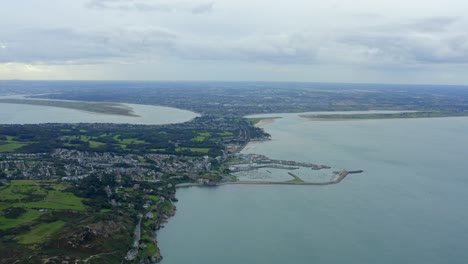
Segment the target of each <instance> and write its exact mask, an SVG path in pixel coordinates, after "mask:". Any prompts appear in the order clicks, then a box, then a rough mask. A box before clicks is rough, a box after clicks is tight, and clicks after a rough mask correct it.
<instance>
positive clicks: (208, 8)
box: [191, 2, 214, 14]
mask: <svg viewBox="0 0 468 264" xmlns="http://www.w3.org/2000/svg"><path fill="white" fill-rule="evenodd" d="M213 7H214V3H213V2H211V3H206V4H201V5H197V6H194V7H192V9H191V11H192V13H194V14H203V13H210V12H213Z"/></svg>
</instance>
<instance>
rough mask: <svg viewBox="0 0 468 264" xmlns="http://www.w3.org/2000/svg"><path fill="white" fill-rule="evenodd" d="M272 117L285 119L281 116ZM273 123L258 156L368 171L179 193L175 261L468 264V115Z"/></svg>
mask: <svg viewBox="0 0 468 264" xmlns="http://www.w3.org/2000/svg"><path fill="white" fill-rule="evenodd" d="M272 116H278V115H277V114H276V115H272ZM282 116H283V118H282V119H279V120H276V121H275V122H274V123H272V124H269V125H267V126H265V129H266V131H267V132H268V133H270V134H271V135H272V137H273V140H272V141H269V142H264V143H255V144H250V145H249V146H248V148H247V149H246V150H245V152H247V153H259V154H265V155H268V156H269V157H271V158H278V159H288V160H297V161H308V162H313V163H318V164H326V165H330V166H333V169H337V168H344V169H362V170H365V173H363V174H356V175H351V176H348V177H347V178H346V179H345V180H343V181H342V182H341V183H340V184H337V185H330V186H268V185H265V186H256V185H248V186H244V185H243V186H221V187H216V188H197V187H191V188H184V189H179V190H178V191H177V197H178V198H179V202H178V203H177V214H176V216H175V217H173V218H171V219H170V220H169V223H168V224H167V225H166V227H165V228H164V229H162V230H161V231H159V232H158V241H159V245H160V248H161V251H162V254H163V256H164V260H163V262H162V263H163V264H183V263H204V264H215V263H216V264H217V263H225V264H239V263H243V264H249V263H252V264H253V263H269V264H284V263H301V264H302V263H304V264H305V263H337V264H340V263H343V264H345V263H346V264H354V263H356V264H357V263H359V264H361V263H392V264H393V263H412V264H413V263H415V264H418V263H421V264H428V263H455V264H458V263H468V250H467V249H468V203H467V201H468V178H467V177H468V159H467V158H468V140H467V138H466V135H467V133H468V118H434V119H394V120H360V121H339V122H336V121H330V122H328V121H321V122H318V121H309V120H306V119H302V118H299V117H297V114H282Z"/></svg>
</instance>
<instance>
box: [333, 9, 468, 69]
mask: <svg viewBox="0 0 468 264" xmlns="http://www.w3.org/2000/svg"><path fill="white" fill-rule="evenodd" d="M458 22H459V19H458V18H450V17H444V18H441V17H437V18H430V19H422V20H412V21H408V22H405V23H400V24H395V25H383V26H380V27H372V28H367V29H366V28H363V29H361V30H360V31H358V32H355V33H351V34H350V33H348V34H345V36H344V37H340V38H339V39H338V40H337V41H338V42H340V43H342V44H345V45H346V48H347V49H348V50H350V51H351V52H352V51H354V52H356V53H360V55H361V56H364V57H366V59H368V60H369V61H375V62H386V63H409V64H411V63H413V64H439V63H468V33H465V32H464V31H460V30H452V28H453V27H454V25H456V24H457V23H458Z"/></svg>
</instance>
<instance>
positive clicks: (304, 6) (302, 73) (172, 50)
mask: <svg viewBox="0 0 468 264" xmlns="http://www.w3.org/2000/svg"><path fill="white" fill-rule="evenodd" d="M467 10H468V1H465V0H392V1H389V0H352V1H351V0H330V1H323V0H321V1H318V0H287V1H272V0H69V1H65V0H15V1H6V0H4V1H1V2H0V24H1V27H0V79H77V80H81V79H86V80H89V79H91V80H95V79H104V80H114V79H119V80H121V79H125V80H232V81H244V80H245V81H248V80H258V81H314V82H374V83H427V84H468V13H467V12H468V11H467Z"/></svg>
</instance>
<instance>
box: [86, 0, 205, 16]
mask: <svg viewBox="0 0 468 264" xmlns="http://www.w3.org/2000/svg"><path fill="white" fill-rule="evenodd" d="M85 6H86V7H87V8H91V9H100V10H119V11H138V12H166V13H171V12H175V11H183V12H188V13H193V14H203V13H210V12H212V11H213V7H214V3H213V2H204V3H200V4H191V3H186V2H170V3H168V2H164V3H163V2H161V3H158V2H155V1H148V0H90V1H89V2H87V3H86V4H85Z"/></svg>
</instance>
